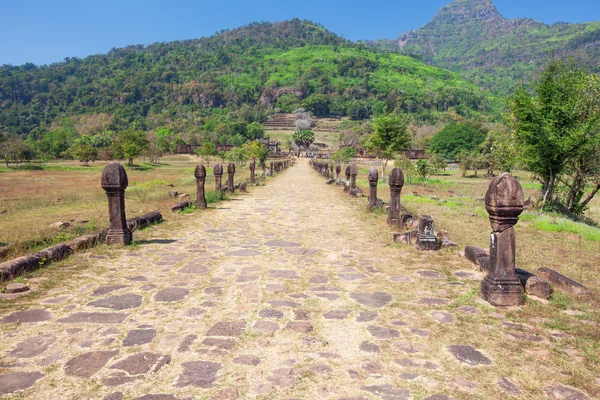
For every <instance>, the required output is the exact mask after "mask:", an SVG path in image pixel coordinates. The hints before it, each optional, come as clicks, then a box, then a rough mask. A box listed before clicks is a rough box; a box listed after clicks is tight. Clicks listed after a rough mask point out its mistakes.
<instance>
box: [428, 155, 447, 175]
mask: <svg viewBox="0 0 600 400" xmlns="http://www.w3.org/2000/svg"><path fill="white" fill-rule="evenodd" d="M429 163H430V164H431V167H432V168H433V171H434V173H435V174H438V173H439V172H440V171H444V170H445V169H446V168H447V167H448V163H447V162H446V160H444V157H442V156H440V155H439V154H437V153H436V154H432V155H431V157H429Z"/></svg>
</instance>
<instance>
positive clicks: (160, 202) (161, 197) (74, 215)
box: [0, 156, 250, 257]
mask: <svg viewBox="0 0 600 400" xmlns="http://www.w3.org/2000/svg"><path fill="white" fill-rule="evenodd" d="M198 163H199V161H198V160H197V158H196V157H195V156H173V157H169V158H165V159H163V160H162V162H161V164H156V165H155V164H146V163H140V164H139V168H138V169H133V170H132V169H129V168H127V174H128V178H129V187H128V188H127V191H126V210H127V217H128V218H132V217H134V216H136V215H140V214H144V213H147V212H149V211H153V210H160V211H161V212H162V213H163V215H164V216H168V214H170V213H171V206H173V205H174V204H176V203H177V202H179V199H177V198H175V199H171V198H169V195H168V193H169V191H170V190H175V191H178V192H179V193H188V194H190V196H191V197H192V200H193V199H194V198H195V196H196V180H195V178H194V168H195V166H196V165H197V164H198ZM105 165H106V163H105V162H96V163H94V164H92V165H91V166H90V167H84V166H82V165H81V163H78V162H61V163H48V164H46V165H44V166H43V170H14V169H6V168H1V169H0V187H1V188H2V190H1V191H0V212H2V214H0V225H1V226H2V229H0V243H5V244H7V245H8V246H9V247H10V248H11V252H10V253H9V255H8V257H13V256H17V255H21V254H24V253H27V252H31V251H35V250H37V249H40V248H43V247H46V246H48V245H51V244H54V243H59V242H61V241H64V240H68V239H71V238H73V237H75V236H78V235H82V234H85V233H89V232H92V231H95V230H98V229H101V228H105V227H107V226H108V208H107V203H106V195H105V193H104V190H102V188H101V187H100V177H101V174H102V170H103V169H104V167H105ZM212 165H213V163H212V162H211V163H210V166H211V167H212ZM208 172H209V173H208V175H209V176H208V177H207V179H206V189H207V191H210V190H211V189H212V188H213V187H214V176H213V175H212V168H209V171H208ZM249 175H250V172H249V169H248V166H241V167H238V169H237V173H236V182H240V181H242V180H245V179H246V178H248V177H249ZM226 176H227V174H226V173H225V174H224V179H223V183H225V182H226ZM208 195H210V193H207V196H208ZM3 211H5V212H3ZM58 221H63V222H69V223H70V224H71V226H70V227H69V228H67V229H61V230H58V229H55V228H51V227H50V226H49V225H50V224H52V223H55V222H58Z"/></svg>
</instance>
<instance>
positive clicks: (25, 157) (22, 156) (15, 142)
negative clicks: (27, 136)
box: [0, 135, 35, 168]
mask: <svg viewBox="0 0 600 400" xmlns="http://www.w3.org/2000/svg"><path fill="white" fill-rule="evenodd" d="M0 156H2V158H3V159H4V164H5V165H6V168H8V163H10V162H15V163H20V162H21V161H29V160H31V159H33V158H34V157H35V153H34V151H33V150H32V149H31V147H29V146H28V145H27V144H26V143H25V142H23V141H22V140H21V139H20V138H16V137H4V136H3V135H0Z"/></svg>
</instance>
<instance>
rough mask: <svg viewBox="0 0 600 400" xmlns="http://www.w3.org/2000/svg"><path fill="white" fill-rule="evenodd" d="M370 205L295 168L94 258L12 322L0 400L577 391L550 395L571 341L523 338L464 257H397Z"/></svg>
mask: <svg viewBox="0 0 600 400" xmlns="http://www.w3.org/2000/svg"><path fill="white" fill-rule="evenodd" d="M365 204H366V203H365V201H364V199H355V200H350V199H348V198H347V197H346V196H344V194H343V193H342V190H341V189H340V188H339V187H337V188H336V187H331V186H326V185H324V180H323V178H322V177H320V176H319V175H317V173H315V172H314V171H312V170H311V169H310V167H309V166H308V165H307V164H306V163H305V162H304V161H301V162H300V163H299V164H298V165H296V166H295V167H293V168H291V169H290V170H288V171H284V172H283V173H282V174H280V175H279V176H278V177H276V178H275V179H273V180H270V181H269V183H268V186H266V187H261V188H255V189H253V193H252V194H250V195H244V196H240V197H238V199H237V200H234V201H230V202H227V203H224V204H223V205H222V208H220V209H218V210H212V211H210V210H209V211H206V212H197V213H194V214H191V215H188V216H186V218H185V219H180V220H179V221H180V222H177V223H174V225H173V226H175V228H176V229H171V230H168V229H167V228H166V227H158V228H155V229H153V230H151V231H150V233H149V235H150V236H152V238H150V239H149V240H147V241H146V242H144V243H142V244H141V245H140V246H139V248H137V249H134V250H123V251H115V252H111V255H106V256H104V255H88V256H86V257H89V258H87V259H86V260H85V262H89V263H91V264H92V267H91V268H88V269H87V270H85V271H83V272H77V273H74V276H73V279H72V280H70V281H69V282H66V283H65V286H64V287H62V288H60V289H55V290H53V292H52V293H50V294H48V296H47V297H46V298H45V299H43V300H40V301H39V302H38V304H37V305H35V306H30V307H29V308H28V309H27V310H24V311H19V312H14V313H11V314H7V315H5V316H4V317H3V319H1V320H0V329H1V332H2V342H1V343H2V344H1V346H2V349H1V352H0V356H2V360H1V361H0V363H1V364H0V368H1V369H0V373H1V374H2V375H0V393H12V392H13V391H15V390H18V389H24V391H22V392H17V393H15V394H13V395H12V396H14V397H15V398H31V399H41V398H46V399H111V400H116V399H155V400H156V399H165V400H168V399H187V398H190V399H208V398H210V399H235V398H242V399H245V398H261V399H291V398H297V399H379V398H383V399H424V398H427V399H437V400H440V399H447V398H473V399H482V398H486V399H487V398H505V397H506V396H507V393H509V394H511V395H516V396H517V397H520V398H546V396H547V395H553V394H552V393H558V394H557V395H556V397H552V398H557V399H560V398H566V397H559V394H560V393H563V392H564V393H567V394H568V393H569V392H568V391H569V390H574V389H569V388H567V387H566V386H559V385H558V383H555V384H553V383H552V382H555V379H558V380H559V381H560V382H561V383H565V382H564V381H565V380H566V379H564V378H561V377H560V376H557V373H556V372H557V370H558V369H559V367H558V366H557V365H554V364H553V363H552V362H548V359H549V356H548V353H550V352H551V351H553V348H554V347H556V346H557V342H556V340H560V338H559V337H553V336H552V332H550V331H547V332H545V333H544V334H538V333H539V331H535V327H530V326H511V324H510V323H508V322H505V321H504V318H505V314H502V313H499V312H497V311H496V310H495V309H493V308H491V307H488V306H486V305H485V304H483V303H482V302H480V301H478V300H476V299H475V298H476V296H477V295H476V293H477V288H478V280H479V279H480V278H481V276H479V275H478V274H477V273H475V272H473V271H461V269H467V270H468V269H469V267H468V266H467V265H465V263H464V261H462V260H459V259H458V258H457V257H455V256H454V254H455V253H456V250H452V251H453V253H452V255H450V254H451V253H450V252H448V251H445V252H440V253H435V254H432V253H427V254H425V253H419V252H416V251H414V250H413V249H406V248H401V247H397V246H395V245H394V246H392V245H390V244H389V235H388V234H387V233H382V225H381V223H380V220H381V218H375V217H373V216H370V215H367V214H366V213H364V211H363V207H364V206H365ZM181 221H185V222H181ZM115 254H116V256H115ZM82 262H83V261H82ZM512 325H515V324H512ZM511 335H512V336H511ZM519 335H520V336H521V337H520V338H518V336H519ZM532 371H535V374H532ZM565 391H566V392H565ZM574 393H575V394H577V393H578V392H574ZM150 394H154V396H150ZM157 394H162V395H161V396H162V397H161V396H156V395H157ZM580 394H581V393H580ZM578 395H579V394H578ZM581 395H582V396H583V394H581ZM8 397H9V398H10V397H11V395H10V394H9V395H8ZM572 398H573V399H579V398H581V399H584V398H586V397H572Z"/></svg>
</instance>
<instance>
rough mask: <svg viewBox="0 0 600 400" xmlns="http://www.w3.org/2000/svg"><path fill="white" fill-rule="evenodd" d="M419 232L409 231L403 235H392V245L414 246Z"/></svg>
mask: <svg viewBox="0 0 600 400" xmlns="http://www.w3.org/2000/svg"><path fill="white" fill-rule="evenodd" d="M418 234H419V232H417V231H409V232H403V233H394V236H393V238H394V243H401V244H406V245H414V244H416V243H417V236H418Z"/></svg>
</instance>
